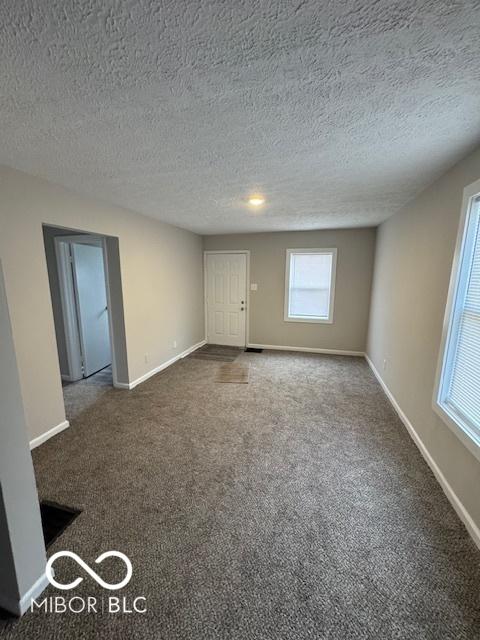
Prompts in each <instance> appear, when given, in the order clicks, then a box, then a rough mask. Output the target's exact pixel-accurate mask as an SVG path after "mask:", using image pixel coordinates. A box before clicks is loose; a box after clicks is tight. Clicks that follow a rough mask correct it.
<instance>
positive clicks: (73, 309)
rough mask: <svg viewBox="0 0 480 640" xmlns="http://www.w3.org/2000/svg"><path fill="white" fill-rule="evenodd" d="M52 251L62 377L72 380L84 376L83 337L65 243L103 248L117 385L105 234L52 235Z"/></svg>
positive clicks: (115, 371) (115, 372) (111, 343)
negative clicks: (60, 319) (61, 337)
mask: <svg viewBox="0 0 480 640" xmlns="http://www.w3.org/2000/svg"><path fill="white" fill-rule="evenodd" d="M54 243H55V254H56V257H57V269H58V280H59V285H60V301H61V306H62V316H63V326H64V331H65V345H66V351H67V362H68V370H69V372H68V376H65V375H62V379H63V380H67V381H75V380H81V379H82V378H83V371H82V366H83V364H82V349H83V346H82V337H81V333H80V329H79V326H78V322H79V320H78V317H77V302H76V300H77V294H76V282H75V276H74V273H73V270H72V268H71V266H70V265H71V260H70V254H69V253H68V252H67V251H66V245H67V244H71V243H78V244H89V245H95V246H97V247H101V248H102V251H103V267H104V271H105V290H106V293H107V306H108V333H109V339H110V351H111V354H112V378H113V386H117V384H118V378H117V364H116V360H115V348H114V340H115V334H114V326H113V318H112V313H111V309H112V304H111V297H110V279H109V271H108V253H107V251H108V249H107V240H106V238H105V237H104V236H98V235H95V234H92V235H89V234H82V235H81V234H79V235H71V236H70V235H65V236H56V237H55V238H54Z"/></svg>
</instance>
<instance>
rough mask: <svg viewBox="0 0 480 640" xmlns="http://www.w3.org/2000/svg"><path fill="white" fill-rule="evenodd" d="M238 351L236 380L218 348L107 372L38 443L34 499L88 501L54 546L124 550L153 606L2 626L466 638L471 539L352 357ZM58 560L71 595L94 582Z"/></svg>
mask: <svg viewBox="0 0 480 640" xmlns="http://www.w3.org/2000/svg"><path fill="white" fill-rule="evenodd" d="M237 362H248V363H249V364H250V384H248V385H233V384H225V385H218V384H215V383H214V382H213V380H214V373H215V370H216V368H217V367H219V366H221V365H220V363H218V362H207V361H202V360H198V359H194V358H186V359H184V360H182V361H179V362H178V363H177V364H175V365H174V366H172V367H170V368H169V369H167V370H165V371H164V372H162V373H161V374H159V375H157V376H155V377H154V378H152V379H150V380H149V381H147V382H145V383H144V384H142V385H140V386H139V387H137V388H136V389H135V390H133V391H130V392H126V391H118V390H115V389H109V390H108V391H107V392H106V393H105V394H104V395H103V396H102V397H101V398H100V399H99V400H98V402H97V403H96V404H95V405H93V406H92V407H90V408H89V409H88V410H86V411H84V412H83V413H81V414H80V415H79V416H78V417H77V418H76V419H74V420H73V421H72V427H71V429H69V430H67V431H65V432H63V433H61V434H60V435H58V436H57V437H55V438H54V439H52V440H50V441H49V442H47V443H46V444H44V445H43V446H41V447H40V448H38V449H36V450H35V451H34V452H33V457H34V463H35V469H36V474H37V481H38V486H39V491H40V495H41V497H43V498H47V499H50V500H55V501H57V502H60V503H64V504H69V505H71V506H74V507H75V506H76V507H78V508H80V509H82V510H83V513H82V514H81V515H80V516H79V517H78V518H77V519H76V520H75V522H74V523H73V524H72V525H71V526H70V527H69V528H68V529H67V531H66V532H65V534H64V535H62V537H61V538H60V539H58V540H57V541H56V542H55V544H54V545H53V546H52V547H51V549H50V550H49V553H53V552H55V551H58V550H61V549H70V550H73V551H76V552H77V553H79V554H80V555H81V556H82V557H83V558H84V559H85V561H87V562H88V563H89V564H90V565H93V564H94V559H95V558H96V557H97V556H98V555H99V554H100V553H101V552H103V551H106V550H110V549H116V550H119V551H123V552H124V553H126V554H127V555H128V556H129V557H130V559H131V561H132V563H133V578H132V580H131V582H130V584H129V585H128V586H127V587H126V588H125V589H124V591H123V592H122V593H124V594H125V595H126V596H128V597H134V596H139V595H144V596H146V597H147V600H148V613H146V614H145V615H140V614H129V615H110V616H108V615H102V614H99V615H90V616H89V615H86V614H79V615H75V614H57V615H55V614H44V613H34V614H31V613H29V614H27V615H26V616H25V617H24V619H22V620H21V621H20V622H13V623H12V622H0V637H1V638H8V639H10V638H11V639H14V638H18V639H25V640H26V639H28V640H34V639H37V638H38V639H42V640H43V639H47V638H48V639H49V640H50V639H57V638H58V639H60V638H61V639H62V640H64V639H65V638H68V639H69V640H74V639H76V638H78V639H82V640H87V639H88V640H90V639H91V640H93V639H94V638H101V639H103V638H104V639H107V638H108V639H111V640H114V639H115V640H116V639H117V638H129V639H142V640H144V639H145V640H147V639H155V640H156V639H191V640H201V639H210V638H222V639H227V638H228V639H232V640H243V639H245V640H283V639H285V640H286V639H289V640H291V639H294V640H296V639H307V638H308V639H329V640H337V639H338V640H340V639H342V640H344V639H352V640H362V639H367V638H368V639H371V640H388V639H407V638H408V639H410V640H422V639H428V640H447V639H451V640H467V639H468V640H473V639H475V638H479V637H480V635H479V629H480V596H479V585H480V554H479V552H478V551H477V549H476V548H475V546H474V544H473V543H472V541H471V540H470V538H469V537H468V534H467V533H466V531H465V529H464V528H463V526H462V524H461V523H460V522H459V520H458V518H457V516H456V515H455V513H454V511H453V509H452V508H451V507H450V505H449V503H448V502H447V499H446V498H445V496H444V494H443V493H442V491H441V489H440V487H439V486H438V484H437V483H436V481H435V479H434V477H433V475H432V473H431V472H430V470H429V469H428V467H427V466H426V464H425V462H424V461H423V459H422V458H421V456H420V454H419V452H418V451H417V449H416V447H415V445H414V444H413V443H412V441H411V440H410V438H409V436H408V434H407V433H406V431H405V428H404V427H403V426H402V424H401V423H400V421H399V419H398V418H397V416H396V414H395V413H394V411H393V409H392V407H391V406H390V404H389V403H388V401H387V399H386V398H385V396H384V394H383V392H382V391H381V389H380V387H379V385H378V384H377V382H376V381H375V379H374V378H373V375H372V374H371V372H370V371H369V369H368V367H367V365H366V363H365V362H364V361H363V360H362V359H358V358H345V357H336V356H317V355H311V354H292V353H286V352H283V353H282V352H268V351H265V352H264V353H262V354H248V353H242V354H241V355H240V356H239V358H238V360H237ZM115 566H116V565H115V562H114V561H111V564H110V561H108V562H105V564H104V565H102V566H101V567H100V568H99V569H98V570H99V573H101V575H102V576H103V577H104V578H105V579H113V577H114V576H115V575H116V569H115ZM59 571H60V574H61V577H62V579H63V580H67V579H74V578H75V577H77V576H78V575H83V576H84V581H83V582H82V583H81V584H80V585H79V587H77V588H76V589H75V592H74V593H75V595H80V594H82V595H85V596H86V595H97V596H98V597H101V596H102V595H104V592H103V591H102V590H101V588H100V587H99V586H97V585H96V584H95V583H94V582H93V581H92V580H91V579H90V578H89V577H88V576H87V575H85V574H81V570H79V569H78V568H77V567H76V566H75V565H73V564H69V563H68V561H66V563H65V565H62V566H60V567H59ZM122 576H123V574H121V575H119V576H117V577H118V578H121V577H122ZM58 594H59V592H58V591H56V590H55V589H53V588H49V589H48V590H47V595H58ZM60 595H64V593H63V594H60Z"/></svg>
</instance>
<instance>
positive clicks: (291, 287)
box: [285, 249, 337, 322]
mask: <svg viewBox="0 0 480 640" xmlns="http://www.w3.org/2000/svg"><path fill="white" fill-rule="evenodd" d="M336 255H337V250H336V249H287V262H286V275H285V320H286V321H287V322H290V321H292V322H332V319H333V294H334V285H335V266H336Z"/></svg>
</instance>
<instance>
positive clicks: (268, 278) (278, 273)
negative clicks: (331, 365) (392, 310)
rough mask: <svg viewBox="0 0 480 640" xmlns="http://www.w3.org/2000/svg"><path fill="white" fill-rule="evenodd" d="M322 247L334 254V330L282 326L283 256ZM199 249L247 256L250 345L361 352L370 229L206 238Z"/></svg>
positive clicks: (372, 234)
mask: <svg viewBox="0 0 480 640" xmlns="http://www.w3.org/2000/svg"><path fill="white" fill-rule="evenodd" d="M322 247H323V248H328V247H336V248H337V249H338V257H337V280H336V288H335V308H334V319H333V324H318V323H311V324H309V323H303V322H301V323H300V322H285V321H284V319H283V311H284V296H285V259H286V250H287V249H296V248H322ZM204 249H205V250H207V251H213V250H230V249H248V250H250V252H251V255H250V282H252V283H257V284H258V291H251V292H250V340H249V341H250V342H251V343H254V344H267V345H280V346H289V347H308V348H317V349H335V350H337V349H338V350H345V351H364V350H365V343H366V334H367V324H368V311H369V300H370V287H371V278H372V269H373V258H374V251H375V229H342V230H335V231H294V232H285V233H284V232H277V233H254V234H239V235H219V236H205V237H204Z"/></svg>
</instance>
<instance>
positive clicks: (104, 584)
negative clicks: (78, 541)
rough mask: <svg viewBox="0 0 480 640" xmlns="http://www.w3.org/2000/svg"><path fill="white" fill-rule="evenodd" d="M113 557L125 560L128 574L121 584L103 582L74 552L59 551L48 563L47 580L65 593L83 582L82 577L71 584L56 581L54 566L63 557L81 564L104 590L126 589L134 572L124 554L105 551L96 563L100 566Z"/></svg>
mask: <svg viewBox="0 0 480 640" xmlns="http://www.w3.org/2000/svg"><path fill="white" fill-rule="evenodd" d="M112 556H115V557H116V558H120V559H121V560H123V561H124V563H125V566H126V567H127V574H126V576H125V578H124V579H123V580H122V581H121V582H118V583H117V584H109V583H108V582H105V580H102V578H101V577H100V576H99V575H98V574H97V573H95V571H94V570H93V569H91V568H90V567H89V566H88V564H86V563H85V562H84V561H83V560H82V559H81V558H80V557H79V556H77V554H76V553H73V551H58V552H57V553H54V554H53V556H52V557H51V558H50V559H49V561H48V562H47V568H46V570H45V573H46V574H47V578H48V581H49V582H50V584H53V586H54V587H57V589H63V590H64V591H67V590H68V589H74V588H75V587H77V586H78V585H79V584H80V583H81V582H82V580H83V578H80V577H79V578H76V579H75V580H74V581H73V582H70V583H69V584H61V583H60V582H57V581H56V580H55V578H54V577H53V571H52V565H53V563H54V562H55V560H56V559H57V558H61V557H67V558H73V559H74V560H75V562H76V563H77V564H79V565H80V566H81V567H82V569H84V570H85V571H86V572H87V573H88V575H89V576H90V577H92V578H93V579H94V580H95V581H96V582H97V583H98V584H99V585H100V586H102V587H103V588H104V589H109V590H110V591H116V590H117V589H121V588H122V587H124V586H125V585H126V584H128V583H129V582H130V578H131V577H132V571H133V570H132V563H131V562H130V560H129V559H128V558H127V556H126V555H125V554H124V553H121V552H120V551H105V553H102V554H101V555H99V556H98V558H97V559H96V560H95V562H96V564H100V563H101V562H103V561H104V560H105V558H110V557H112Z"/></svg>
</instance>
